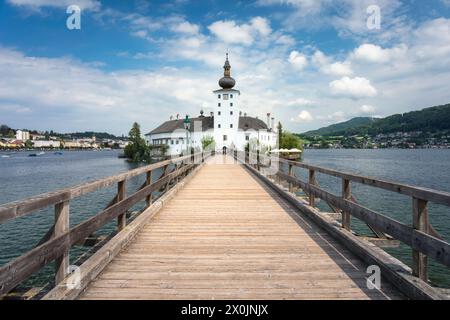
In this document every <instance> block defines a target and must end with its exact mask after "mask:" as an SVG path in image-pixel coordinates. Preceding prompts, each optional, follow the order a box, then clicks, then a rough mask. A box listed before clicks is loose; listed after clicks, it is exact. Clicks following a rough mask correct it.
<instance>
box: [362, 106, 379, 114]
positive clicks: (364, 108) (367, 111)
mask: <svg viewBox="0 0 450 320" xmlns="http://www.w3.org/2000/svg"><path fill="white" fill-rule="evenodd" d="M376 110H377V108H375V107H374V106H371V105H367V104H365V105H362V106H361V108H360V111H361V112H362V113H365V114H371V115H373V114H374V112H375V111H376Z"/></svg>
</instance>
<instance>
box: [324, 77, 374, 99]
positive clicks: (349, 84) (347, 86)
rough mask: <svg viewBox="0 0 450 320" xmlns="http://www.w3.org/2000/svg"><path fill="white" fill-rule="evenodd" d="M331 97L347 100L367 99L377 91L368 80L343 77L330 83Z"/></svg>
mask: <svg viewBox="0 0 450 320" xmlns="http://www.w3.org/2000/svg"><path fill="white" fill-rule="evenodd" d="M330 89H331V92H332V94H333V95H336V96H344V97H349V98H355V99H359V98H367V97H374V96H376V95H377V90H376V89H375V88H374V87H373V86H372V85H371V83H370V80H368V79H366V78H362V77H355V78H349V77H343V78H341V79H340V80H335V81H332V82H330Z"/></svg>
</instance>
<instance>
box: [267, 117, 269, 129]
mask: <svg viewBox="0 0 450 320" xmlns="http://www.w3.org/2000/svg"><path fill="white" fill-rule="evenodd" d="M267 128H268V129H270V113H267Z"/></svg>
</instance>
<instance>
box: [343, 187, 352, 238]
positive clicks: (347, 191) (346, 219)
mask: <svg viewBox="0 0 450 320" xmlns="http://www.w3.org/2000/svg"><path fill="white" fill-rule="evenodd" d="M342 198H343V199H345V200H350V199H351V198H352V190H351V184H350V180H348V179H342ZM342 228H344V229H345V230H347V231H350V230H351V215H350V212H346V211H344V210H342Z"/></svg>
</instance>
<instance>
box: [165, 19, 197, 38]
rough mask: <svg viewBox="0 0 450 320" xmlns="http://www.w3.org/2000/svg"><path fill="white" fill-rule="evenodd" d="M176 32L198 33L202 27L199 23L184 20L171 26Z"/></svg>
mask: <svg viewBox="0 0 450 320" xmlns="http://www.w3.org/2000/svg"><path fill="white" fill-rule="evenodd" d="M170 29H171V30H172V31H174V32H178V33H186V34H194V35H195V34H198V32H199V30H200V28H199V26H198V25H196V24H193V23H190V22H188V21H182V22H180V23H176V24H174V25H172V26H171V28H170Z"/></svg>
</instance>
